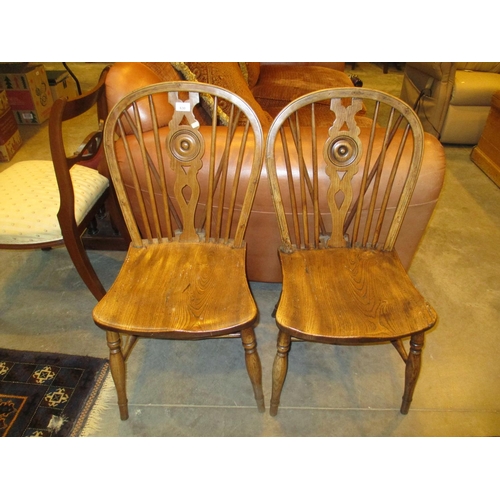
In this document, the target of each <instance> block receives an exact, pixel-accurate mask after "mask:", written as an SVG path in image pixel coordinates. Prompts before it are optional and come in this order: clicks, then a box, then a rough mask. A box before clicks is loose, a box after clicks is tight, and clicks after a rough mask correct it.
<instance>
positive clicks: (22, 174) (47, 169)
mask: <svg viewBox="0 0 500 500" xmlns="http://www.w3.org/2000/svg"><path fill="white" fill-rule="evenodd" d="M70 175H71V181H72V183H73V189H74V194H75V221H76V223H77V224H80V223H81V222H82V221H83V219H84V218H85V216H86V215H87V214H88V213H89V211H90V209H91V208H92V207H93V206H94V205H95V204H96V202H97V201H98V200H99V198H100V197H101V196H102V195H103V194H104V192H105V191H106V189H107V188H108V186H109V181H108V179H107V178H106V177H104V176H103V175H101V174H100V173H99V172H98V171H97V170H94V169H91V168H87V167H84V166H82V165H74V166H73V167H72V168H71V170H70ZM59 206H60V195H59V187H58V184H57V179H56V175H55V171H54V164H53V163H52V162H51V161H43V160H33V161H21V162H18V163H15V164H14V165H12V166H10V167H9V168H7V169H6V170H4V171H3V172H1V173H0V244H8V245H41V244H51V245H52V244H60V243H62V241H63V236H62V233H61V227H60V225H59V221H58V220H57V212H58V211H59Z"/></svg>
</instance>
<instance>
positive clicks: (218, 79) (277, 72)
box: [106, 63, 445, 282]
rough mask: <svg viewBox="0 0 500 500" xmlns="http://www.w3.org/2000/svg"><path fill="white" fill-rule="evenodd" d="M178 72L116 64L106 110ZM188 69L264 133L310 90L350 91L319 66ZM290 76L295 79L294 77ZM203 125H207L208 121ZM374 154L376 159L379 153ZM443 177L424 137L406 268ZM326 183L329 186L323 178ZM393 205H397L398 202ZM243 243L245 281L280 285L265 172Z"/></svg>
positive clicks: (405, 240) (435, 145)
mask: <svg viewBox="0 0 500 500" xmlns="http://www.w3.org/2000/svg"><path fill="white" fill-rule="evenodd" d="M257 65H258V67H256V66H257ZM176 67H177V68H182V71H181V70H179V69H177V70H176V69H174V67H173V66H172V65H171V64H169V63H117V64H115V65H113V67H112V68H111V70H110V71H109V73H108V77H107V81H106V86H107V90H106V92H107V99H108V106H109V109H111V107H112V106H113V105H114V104H115V103H116V102H117V101H118V100H119V99H121V98H122V97H123V96H125V95H126V94H127V93H129V92H131V91H132V90H134V89H136V88H140V87H143V86H145V85H148V84H152V83H157V82H158V81H162V80H165V81H168V80H170V81H171V80H182V79H185V78H186V76H185V75H186V74H189V73H186V72H185V68H183V67H182V66H180V65H176ZM189 67H190V68H191V70H192V73H193V74H195V75H196V77H197V78H199V79H200V81H208V82H210V83H213V84H218V85H220V86H222V87H225V88H228V89H229V90H233V91H234V92H235V93H237V94H239V95H240V96H241V97H243V98H244V99H245V100H247V102H248V103H249V104H250V105H251V106H252V107H253V108H254V110H255V111H256V113H257V115H258V116H259V118H260V119H261V121H262V124H263V128H264V130H265V129H266V128H268V126H269V124H270V123H271V121H272V118H273V116H275V115H276V114H277V113H278V112H279V111H280V109H282V107H284V106H285V105H286V104H287V102H289V101H291V100H293V99H295V98H296V97H298V96H300V95H303V94H305V93H307V92H308V91H312V90H316V89H320V88H326V87H335V86H337V87H338V86H353V84H352V82H351V80H350V78H349V77H348V76H347V75H346V74H345V73H342V72H340V71H336V70H334V69H332V68H327V67H320V66H305V65H297V64H291V65H283V64H262V65H260V64H259V63H251V64H248V65H247V67H246V68H244V70H243V72H242V70H241V67H240V65H239V63H208V64H207V63H189ZM183 71H184V73H183ZM245 72H247V74H245ZM230 75H231V76H230ZM292 75H294V77H293V78H292ZM190 78H192V76H190ZM320 78H322V79H320ZM247 79H248V80H247ZM197 118H198V120H199V121H200V123H201V124H202V125H203V123H204V122H203V120H204V119H205V118H206V117H203V116H198V117H197ZM205 123H206V124H208V122H205ZM322 125H323V126H325V127H326V126H331V122H325V123H324V124H322ZM200 131H201V133H202V134H203V135H205V136H206V138H208V137H209V127H203V126H202V127H201V129H200ZM221 149H222V148H221ZM374 153H375V154H376V153H377V151H374ZM391 154H392V153H391ZM444 172H445V157H444V150H443V147H442V145H441V144H440V143H439V141H438V140H437V139H436V138H435V137H433V136H431V135H429V134H426V143H425V155H424V162H423V165H422V173H421V176H420V180H419V182H418V184H417V187H416V190H415V193H414V196H413V199H412V202H411V204H410V207H409V210H408V212H407V216H406V219H405V222H404V224H403V227H402V229H401V232H400V236H399V238H398V242H397V244H396V248H397V249H398V252H399V255H400V257H401V260H402V262H403V264H404V265H405V266H406V267H408V266H409V265H410V263H411V260H412V257H413V255H414V253H415V251H416V249H417V247H418V244H419V242H420V240H421V238H422V236H423V234H424V231H425V229H426V227H427V224H428V222H429V219H430V217H431V215H432V212H433V210H434V206H435V204H436V202H437V199H438V196H439V193H440V190H441V187H442V184H443V180H444ZM324 182H325V183H326V182H328V179H327V178H326V176H325V180H324ZM393 201H394V204H395V202H396V200H395V199H394V200H393ZM324 211H325V213H327V212H328V207H324ZM245 240H246V242H247V270H248V277H249V279H250V280H251V281H264V282H279V281H281V269H280V263H279V259H278V253H277V251H278V247H279V245H280V237H279V230H278V225H277V221H276V216H275V212H274V208H273V204H272V200H271V194H270V188H269V185H268V181H267V178H266V172H265V169H263V174H262V178H261V181H260V184H259V188H258V191H257V195H256V199H255V202H254V207H253V211H252V215H251V217H250V221H249V225H248V229H247V233H246V237H245Z"/></svg>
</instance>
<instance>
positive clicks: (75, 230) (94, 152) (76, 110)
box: [0, 67, 130, 300]
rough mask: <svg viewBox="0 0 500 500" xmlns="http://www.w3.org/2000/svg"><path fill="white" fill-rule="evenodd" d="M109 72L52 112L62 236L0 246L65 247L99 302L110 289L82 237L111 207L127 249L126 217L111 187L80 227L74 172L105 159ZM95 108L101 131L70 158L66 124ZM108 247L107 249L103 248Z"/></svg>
mask: <svg viewBox="0 0 500 500" xmlns="http://www.w3.org/2000/svg"><path fill="white" fill-rule="evenodd" d="M108 70H109V67H107V68H105V69H104V70H103V72H102V73H101V76H100V78H99V82H98V83H97V85H96V86H95V87H94V88H93V89H91V90H90V91H88V92H86V93H84V94H83V95H80V96H78V97H76V98H74V99H70V100H67V99H66V98H62V99H57V100H56V101H55V102H54V104H53V106H52V109H51V113H50V118H49V142H50V151H51V156H52V162H53V165H54V170H55V175H56V181H57V185H58V189H59V194H60V206H59V210H58V213H57V218H58V221H59V225H60V228H61V236H62V237H61V238H60V239H58V240H55V241H48V242H43V243H33V244H0V248H5V249H18V250H20V249H36V248H41V249H46V250H48V249H50V248H52V247H56V246H62V245H65V246H66V248H67V250H68V253H69V255H70V257H71V260H72V261H73V264H74V265H75V268H76V270H77V271H78V274H79V275H80V277H81V278H82V280H83V281H84V283H85V284H86V285H87V287H88V289H89V290H90V292H91V293H92V294H93V295H94V297H95V298H96V299H97V300H100V299H101V298H102V297H103V296H104V295H105V293H106V290H105V288H104V286H103V285H102V283H101V281H100V280H99V277H98V276H97V274H96V272H95V270H94V268H93V266H92V264H91V262H90V260H89V257H88V255H87V253H86V249H85V246H84V244H83V242H82V235H83V234H84V233H85V232H86V231H87V229H88V227H89V226H92V224H93V221H94V220H95V217H96V215H97V214H99V213H102V212H103V211H104V210H105V207H106V206H107V207H108V209H109V210H110V212H111V213H112V219H113V222H114V223H115V224H116V227H117V228H119V231H120V233H121V234H122V235H125V236H123V237H122V238H119V237H117V238H116V239H114V241H115V240H121V241H123V243H122V245H121V248H126V246H128V242H129V241H130V238H129V236H128V233H127V229H126V226H125V223H124V221H123V217H122V216H121V212H120V210H119V207H118V203H117V201H116V197H114V201H113V196H114V191H113V188H112V186H110V187H108V188H107V189H106V190H105V191H104V192H103V193H102V195H101V196H100V198H99V199H98V200H97V201H96V202H95V203H94V205H93V207H92V208H91V209H90V211H89V212H88V213H87V215H86V216H85V218H84V219H83V220H82V221H81V222H80V223H79V224H77V222H76V220H75V195H74V190H73V183H72V180H71V175H70V170H71V167H73V165H76V164H80V165H84V166H86V165H87V164H91V165H92V164H94V163H96V162H98V161H99V158H103V155H102V135H103V128H104V119H105V116H106V114H107V106H106V96H105V85H104V83H105V79H106V75H107V72H108ZM94 106H96V108H97V115H98V119H99V128H98V130H97V131H95V132H93V133H92V134H90V135H89V136H87V137H86V138H85V139H84V141H83V142H82V144H81V145H80V147H79V148H78V150H77V151H76V152H75V153H73V154H70V155H69V156H68V154H67V152H66V146H65V140H64V132H63V123H64V122H67V121H68V120H71V119H73V118H76V117H79V116H80V115H82V114H83V113H85V112H87V111H89V110H90V109H92V108H93V107H94ZM89 168H90V167H89ZM99 169H100V171H101V172H100V173H102V174H103V175H105V176H106V177H108V179H109V175H106V174H107V169H106V166H105V164H102V162H100V164H99ZM106 204H107V205H106ZM105 247H106V246H104V247H103V248H105ZM114 248H120V246H118V247H116V246H114V247H113V249H114Z"/></svg>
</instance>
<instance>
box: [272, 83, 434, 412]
mask: <svg viewBox="0 0 500 500" xmlns="http://www.w3.org/2000/svg"><path fill="white" fill-rule="evenodd" d="M318 102H323V103H324V102H330V109H331V112H332V121H331V123H332V126H331V127H329V128H322V127H317V126H316V125H315V113H314V111H315V104H316V103H318ZM361 116H362V117H363V119H364V120H365V121H366V118H367V117H369V118H370V119H371V125H370V126H369V127H368V128H363V127H361V126H358V123H357V122H358V120H359V118H360V117H361ZM304 117H307V120H308V121H311V122H312V132H311V131H309V130H308V129H307V128H304V129H303V128H301V120H302V119H304ZM377 136H382V137H383V141H382V147H381V148H380V149H379V150H377V151H375V149H374V144H375V138H376V137H377ZM423 144H424V143H423V130H422V126H421V124H420V122H419V120H418V118H417V116H416V115H415V113H414V112H413V111H412V110H411V109H410V108H409V107H408V106H407V105H406V104H404V103H403V102H402V101H400V100H399V99H396V98H394V97H392V96H389V95H387V94H384V93H382V92H379V91H374V90H368V89H331V90H328V89H327V90H323V91H318V92H314V93H311V94H308V95H306V96H304V97H302V98H299V99H297V100H296V101H294V102H293V103H291V104H290V105H289V106H287V107H286V108H285V109H284V110H283V111H282V112H281V113H280V115H278V116H277V117H276V119H275V121H274V122H273V124H272V126H271V128H270V130H269V133H268V138H267V144H266V163H267V169H268V176H269V181H270V185H271V189H272V194H273V201H274V204H275V208H276V214H277V218H278V224H279V226H280V233H281V240H282V245H281V247H280V249H279V256H280V260H281V265H282V271H283V288H282V293H281V297H280V300H279V303H278V305H277V308H276V311H275V315H276V323H277V326H278V328H279V335H278V351H277V354H276V358H275V362H274V366H273V392H272V397H271V414H272V415H276V414H277V412H278V406H279V402H280V397H281V391H282V388H283V384H284V381H285V377H286V372H287V369H288V352H289V350H290V346H291V342H292V340H302V341H311V342H318V343H323V344H344V345H350V344H352V345H363V344H370V343H380V342H390V343H392V345H393V346H394V347H395V348H396V349H397V351H398V352H399V354H400V355H401V357H402V359H403V360H404V362H405V364H406V376H405V377H406V378H405V388H404V395H403V402H402V405H401V412H402V413H407V412H408V410H409V407H410V404H411V400H412V396H413V392H414V389H415V384H416V381H417V378H418V375H419V371H420V363H421V351H422V347H423V342H424V332H425V331H427V330H429V329H430V328H431V327H432V326H433V325H434V324H435V322H436V320H437V316H436V313H435V312H434V310H433V309H432V308H431V306H429V304H428V303H427V302H426V301H425V299H424V297H423V296H422V295H421V294H420V292H419V291H418V290H417V289H416V288H415V286H414V285H413V283H412V281H411V280H410V278H409V276H408V274H407V273H406V271H405V269H404V267H403V266H402V264H401V262H400V260H399V258H398V255H397V253H396V251H395V250H394V244H395V242H396V239H397V236H398V232H399V229H400V226H401V224H402V221H403V219H404V215H405V213H406V210H407V208H408V205H409V202H410V200H411V197H412V194H413V191H414V188H415V185H416V183H417V181H418V175H419V170H420V165H421V161H422V156H423ZM408 150H409V152H410V154H404V153H405V152H408ZM282 154H283V155H284V157H286V158H287V161H286V162H285V165H281V164H280V165H277V163H276V161H275V157H277V156H278V155H280V157H281V155H282ZM402 158H408V159H410V160H407V161H404V160H402ZM325 177H328V178H329V179H330V182H329V183H327V187H324V186H325V183H324V182H321V183H320V182H319V179H320V178H325ZM286 214H289V215H286ZM404 338H410V349H409V353H407V351H406V348H405V346H404V344H403V339H404Z"/></svg>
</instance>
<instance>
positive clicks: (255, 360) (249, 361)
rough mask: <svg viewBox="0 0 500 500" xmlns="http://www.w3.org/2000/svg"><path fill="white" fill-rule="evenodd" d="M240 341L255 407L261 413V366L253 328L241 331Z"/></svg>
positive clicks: (263, 408)
mask: <svg viewBox="0 0 500 500" xmlns="http://www.w3.org/2000/svg"><path fill="white" fill-rule="evenodd" d="M241 342H242V343H243V348H244V349H245V364H246V367H247V372H248V376H249V377H250V381H251V382H252V387H253V392H254V395H255V401H256V402H257V408H258V409H259V411H260V412H261V413H262V412H264V411H265V405H264V393H263V392H262V367H261V364H260V358H259V354H258V352H257V340H256V338H255V332H254V330H253V328H247V329H245V330H242V332H241Z"/></svg>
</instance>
